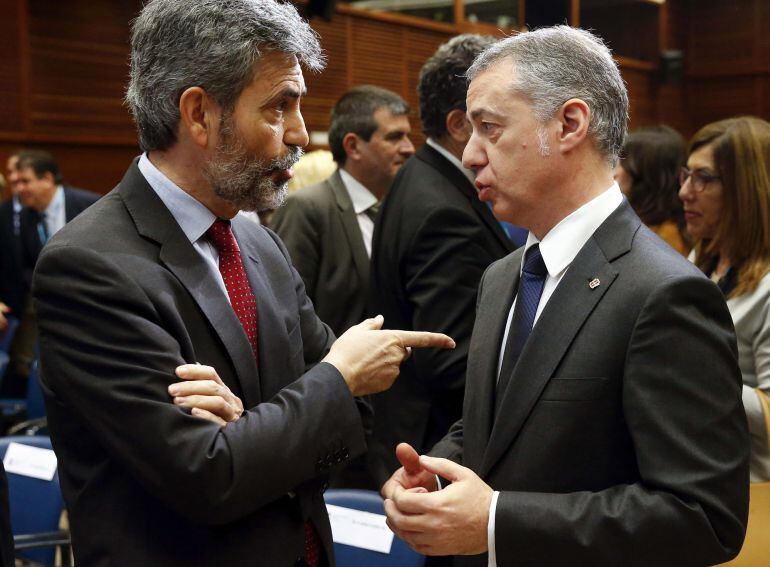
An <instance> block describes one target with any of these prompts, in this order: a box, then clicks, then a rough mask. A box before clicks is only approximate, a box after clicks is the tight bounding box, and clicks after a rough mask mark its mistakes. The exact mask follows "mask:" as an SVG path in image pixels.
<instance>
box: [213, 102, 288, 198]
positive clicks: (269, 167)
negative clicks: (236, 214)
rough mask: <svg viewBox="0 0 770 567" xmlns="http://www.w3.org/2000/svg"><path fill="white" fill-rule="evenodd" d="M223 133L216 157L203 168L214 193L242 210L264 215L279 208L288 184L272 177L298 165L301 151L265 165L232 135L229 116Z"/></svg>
mask: <svg viewBox="0 0 770 567" xmlns="http://www.w3.org/2000/svg"><path fill="white" fill-rule="evenodd" d="M220 132H221V140H220V142H219V145H217V148H216V152H215V153H214V157H213V158H212V159H211V161H209V162H208V163H207V164H206V166H205V167H204V169H203V175H204V176H205V177H206V179H207V180H208V182H209V183H210V184H211V188H212V189H213V190H214V194H215V195H216V196H217V197H219V198H220V199H223V200H224V201H227V202H228V203H230V204H231V205H233V206H234V207H236V208H237V209H238V210H241V211H256V212H263V211H270V210H273V209H277V208H278V207H280V206H281V205H282V204H283V202H284V201H285V200H286V195H287V194H288V187H287V185H288V182H287V181H279V182H276V181H275V180H274V179H273V178H272V175H273V174H274V173H275V172H276V171H277V170H285V169H289V168H290V167H292V166H293V165H294V164H295V163H297V161H298V160H299V158H300V157H302V153H303V152H302V148H300V147H297V146H290V147H289V152H288V153H287V154H286V155H283V156H281V157H278V158H276V159H273V160H270V161H269V162H264V161H259V160H256V159H254V158H253V157H252V156H250V155H249V153H248V151H247V150H246V148H245V147H244V145H243V142H242V141H241V139H240V138H238V137H237V135H235V134H234V132H233V128H232V119H231V117H230V116H228V117H225V118H223V119H222V124H221V127H220Z"/></svg>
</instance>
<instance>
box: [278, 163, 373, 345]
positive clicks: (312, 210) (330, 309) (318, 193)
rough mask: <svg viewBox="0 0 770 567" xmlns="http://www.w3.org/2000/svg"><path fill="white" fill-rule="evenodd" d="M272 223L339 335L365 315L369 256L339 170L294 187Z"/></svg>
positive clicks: (322, 313) (318, 308)
mask: <svg viewBox="0 0 770 567" xmlns="http://www.w3.org/2000/svg"><path fill="white" fill-rule="evenodd" d="M271 225H272V227H273V228H274V230H275V231H276V233H278V236H280V237H281V240H283V242H284V244H286V248H287V250H288V251H289V256H291V261H292V263H293V264H294V266H295V267H296V268H297V271H298V272H299V275H300V276H302V281H304V282H305V290H306V291H307V295H308V297H310V299H311V300H312V301H313V306H314V308H315V311H316V313H317V314H318V316H319V317H320V318H321V320H322V321H323V322H324V323H326V324H327V325H329V326H330V327H331V328H332V330H333V331H334V333H335V334H336V335H337V336H339V335H341V334H342V333H344V332H345V331H346V330H348V328H350V327H351V326H353V325H355V324H357V323H360V322H361V321H362V320H363V319H364V313H365V308H366V293H367V290H368V287H369V256H368V255H367V254H366V248H365V247H364V238H363V236H362V235H361V229H360V227H359V225H358V217H357V216H356V212H355V210H354V209H353V203H352V202H351V201H350V195H348V192H347V190H346V189H345V185H344V184H343V182H342V177H340V172H339V170H337V171H335V172H334V173H333V174H332V176H331V177H329V178H328V179H327V180H326V181H322V182H321V183H318V184H316V185H311V186H310V187H305V188H303V189H300V190H299V191H296V192H294V193H292V194H291V195H290V196H289V198H288V199H287V200H286V204H284V205H283V206H282V207H280V208H279V209H278V210H276V211H275V213H274V215H273V219H272V221H271Z"/></svg>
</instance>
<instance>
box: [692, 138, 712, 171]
mask: <svg viewBox="0 0 770 567" xmlns="http://www.w3.org/2000/svg"><path fill="white" fill-rule="evenodd" d="M687 165H688V166H689V167H690V169H698V168H702V167H708V168H713V167H714V148H713V146H712V145H711V144H706V145H705V146H701V147H700V148H698V149H697V150H695V151H694V152H693V153H691V154H690V157H688V158H687Z"/></svg>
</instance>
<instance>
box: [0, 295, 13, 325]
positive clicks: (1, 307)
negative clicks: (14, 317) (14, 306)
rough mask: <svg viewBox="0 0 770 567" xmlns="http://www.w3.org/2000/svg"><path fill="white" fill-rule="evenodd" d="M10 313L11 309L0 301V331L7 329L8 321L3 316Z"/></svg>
mask: <svg viewBox="0 0 770 567" xmlns="http://www.w3.org/2000/svg"><path fill="white" fill-rule="evenodd" d="M10 312H11V308H10V307H8V306H7V305H6V304H5V303H3V302H2V301H0V331H5V330H6V329H7V328H8V319H6V318H5V314H6V313H10Z"/></svg>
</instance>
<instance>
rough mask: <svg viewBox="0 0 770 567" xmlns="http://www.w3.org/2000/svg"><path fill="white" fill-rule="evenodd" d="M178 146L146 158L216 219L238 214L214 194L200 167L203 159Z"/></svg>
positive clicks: (156, 151) (149, 154) (150, 154)
mask: <svg viewBox="0 0 770 567" xmlns="http://www.w3.org/2000/svg"><path fill="white" fill-rule="evenodd" d="M178 146H179V144H176V145H175V146H173V147H171V148H169V149H168V150H162V151H160V150H155V151H151V152H149V153H148V154H147V157H148V159H149V160H150V161H151V162H152V164H153V165H154V166H155V167H157V168H158V169H159V170H160V172H161V173H163V175H165V176H166V177H168V178H169V179H170V180H171V181H172V182H173V183H174V184H175V185H176V186H177V187H179V188H180V189H182V191H184V192H185V193H187V194H188V195H190V196H191V197H193V198H195V199H196V200H197V201H200V202H201V203H203V205H205V207H206V208H207V209H208V210H210V211H211V212H212V213H213V214H215V215H216V216H217V217H219V218H222V219H231V218H233V217H234V216H235V215H236V214H238V209H236V208H235V207H233V206H232V205H231V204H230V203H228V202H227V201H225V200H223V199H221V198H219V197H217V196H216V195H215V194H214V191H213V189H212V188H211V184H210V183H209V182H208V180H207V179H206V177H205V176H204V175H203V171H202V169H201V166H200V164H201V161H202V160H203V159H205V158H204V157H203V156H201V155H192V153H190V152H186V151H184V150H183V149H182V148H180V147H178Z"/></svg>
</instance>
